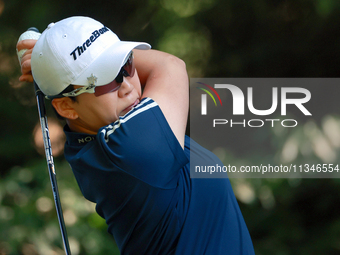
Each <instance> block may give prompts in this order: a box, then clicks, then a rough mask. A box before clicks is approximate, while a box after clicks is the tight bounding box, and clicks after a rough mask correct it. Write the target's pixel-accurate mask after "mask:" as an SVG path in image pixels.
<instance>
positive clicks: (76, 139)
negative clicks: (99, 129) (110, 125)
mask: <svg viewBox="0 0 340 255" xmlns="http://www.w3.org/2000/svg"><path fill="white" fill-rule="evenodd" d="M64 132H65V135H66V141H67V143H68V144H69V145H73V146H82V145H85V144H87V143H89V142H92V141H93V140H96V135H90V134H85V133H77V132H72V131H71V130H70V128H69V126H68V125H65V126H64Z"/></svg>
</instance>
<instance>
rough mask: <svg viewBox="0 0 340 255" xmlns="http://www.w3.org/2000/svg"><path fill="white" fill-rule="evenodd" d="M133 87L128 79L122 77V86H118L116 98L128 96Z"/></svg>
mask: <svg viewBox="0 0 340 255" xmlns="http://www.w3.org/2000/svg"><path fill="white" fill-rule="evenodd" d="M133 88H134V87H133V85H132V84H131V83H130V81H129V79H127V78H126V77H124V79H123V82H122V85H121V86H120V88H119V90H118V96H119V97H126V96H127V95H129V94H130V93H131V91H132V90H133Z"/></svg>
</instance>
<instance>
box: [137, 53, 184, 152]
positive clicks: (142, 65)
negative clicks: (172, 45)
mask: <svg viewBox="0 0 340 255" xmlns="http://www.w3.org/2000/svg"><path fill="white" fill-rule="evenodd" d="M134 53H135V59H134V60H135V64H136V69H137V72H138V75H139V78H140V80H141V83H142V85H145V87H144V92H143V95H142V97H150V98H152V99H153V100H154V101H155V102H157V104H158V105H159V107H160V108H161V110H162V112H163V114H164V116H165V118H166V120H167V121H168V123H169V125H170V127H171V129H172V131H173V132H174V134H175V136H176V138H177V140H178V141H179V143H180V144H181V146H182V148H184V137H185V130H186V124H187V118H188V109H189V81H188V75H187V71H186V67H185V63H184V62H183V61H182V60H180V59H179V58H177V57H175V56H173V55H170V54H167V53H164V52H160V51H156V50H147V51H143V50H134Z"/></svg>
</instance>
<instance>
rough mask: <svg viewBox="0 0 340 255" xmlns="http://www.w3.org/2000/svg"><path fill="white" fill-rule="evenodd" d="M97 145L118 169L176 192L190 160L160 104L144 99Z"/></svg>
mask: <svg viewBox="0 0 340 255" xmlns="http://www.w3.org/2000/svg"><path fill="white" fill-rule="evenodd" d="M97 141H98V142H99V144H100V146H101V147H102V149H103V151H104V153H105V155H106V156H107V158H108V160H110V161H111V162H112V163H113V164H114V165H115V166H116V167H117V168H119V169H120V170H122V171H124V172H126V173H128V174H129V175H131V176H133V177H135V178H138V179H139V180H141V181H143V182H145V183H147V184H149V185H152V186H155V187H159V188H165V189H167V188H174V187H176V185H177V180H178V177H179V171H180V170H181V168H182V167H183V166H185V165H186V164H187V163H188V162H189V160H188V158H187V156H186V155H185V153H184V151H183V149H182V147H181V146H180V144H179V142H178V140H177V138H176V137H175V135H174V134H173V132H172V130H171V128H170V126H169V124H168V122H167V121H166V119H165V117H164V115H163V113H162V111H161V109H160V108H159V106H158V104H157V103H156V102H155V101H153V100H152V99H151V98H144V99H143V100H142V101H141V102H140V104H138V105H137V106H136V107H135V108H134V109H133V110H131V111H130V112H128V113H127V114H126V115H125V116H123V117H121V118H120V119H119V120H117V121H116V122H114V123H113V124H112V125H109V126H106V127H103V128H102V129H100V130H99V132H98V135H97Z"/></svg>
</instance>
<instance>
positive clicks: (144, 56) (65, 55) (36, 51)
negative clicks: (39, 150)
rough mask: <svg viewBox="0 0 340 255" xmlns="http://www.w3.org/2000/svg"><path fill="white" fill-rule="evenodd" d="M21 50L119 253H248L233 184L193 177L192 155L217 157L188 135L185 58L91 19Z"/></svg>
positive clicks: (26, 74)
mask: <svg viewBox="0 0 340 255" xmlns="http://www.w3.org/2000/svg"><path fill="white" fill-rule="evenodd" d="M33 46H34V47H33ZM32 48H33V50H32ZM17 49H18V50H20V49H30V50H28V51H27V52H26V53H25V55H24V56H23V58H22V60H21V66H22V76H21V77H20V80H21V81H24V80H26V81H32V80H33V78H34V80H35V81H36V83H37V84H38V86H39V88H40V90H41V91H42V92H43V93H44V94H45V95H46V97H48V98H50V99H51V100H52V105H53V107H54V108H55V110H56V111H57V113H58V114H59V115H60V116H62V117H63V118H65V120H66V125H65V128H64V131H65V133H66V137H67V141H66V144H65V158H66V159H67V161H68V162H69V163H70V165H71V167H72V170H73V173H74V175H75V177H76V179H77V182H78V185H79V187H80V190H81V192H82V193H83V195H84V197H85V198H86V199H88V200H90V201H92V202H94V203H96V211H97V213H98V214H99V215H100V216H101V217H103V218H104V219H105V220H106V223H107V225H108V232H109V233H111V234H112V235H113V237H114V238H115V241H116V243H117V245H118V247H119V250H120V251H121V254H153V255H156V254H181V255H199V254H211V255H217V254H247V255H249V254H254V249H253V245H252V241H251V238H250V235H249V232H248V229H247V227H246V224H245V222H244V219H243V217H242V214H241V211H240V209H239V206H238V204H237V201H236V198H235V196H234V193H233V191H232V188H231V185H230V182H229V180H228V179H226V178H225V179H191V178H190V171H189V169H190V168H189V166H190V161H191V162H199V164H200V165H203V164H205V165H215V164H220V165H222V163H221V162H220V161H219V159H218V158H217V157H216V156H215V155H214V154H212V153H211V152H209V151H207V150H206V149H204V148H202V147H201V146H200V145H198V144H197V143H195V142H194V141H193V140H191V139H190V138H189V137H187V136H185V129H186V123H187V116H188V100H189V97H188V93H189V92H188V91H189V85H188V77H187V72H186V67H185V64H184V62H183V61H182V60H180V59H178V58H176V57H174V56H172V55H169V54H167V53H164V52H160V51H156V50H150V45H149V44H147V43H139V42H126V41H120V40H119V38H118V37H117V36H116V34H114V33H113V32H112V31H111V30H110V29H109V28H107V27H106V26H104V25H103V24H101V23H99V22H98V21H95V20H93V19H91V18H87V17H71V18H67V19H64V20H61V21H59V22H56V23H52V24H50V25H49V26H48V27H47V29H46V30H45V31H44V32H43V33H42V35H41V37H40V39H39V40H38V41H35V40H24V41H21V42H19V43H18V45H17ZM31 71H32V73H31ZM32 74H33V77H32Z"/></svg>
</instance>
